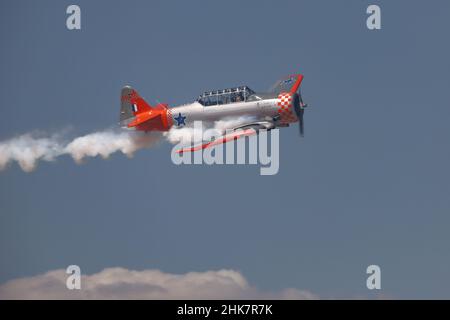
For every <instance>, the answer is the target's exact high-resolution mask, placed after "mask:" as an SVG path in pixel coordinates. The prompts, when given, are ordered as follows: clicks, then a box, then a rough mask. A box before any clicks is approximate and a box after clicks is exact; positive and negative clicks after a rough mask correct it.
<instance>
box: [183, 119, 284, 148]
mask: <svg viewBox="0 0 450 320" xmlns="http://www.w3.org/2000/svg"><path fill="white" fill-rule="evenodd" d="M273 128H275V125H274V124H273V123H272V122H268V121H263V122H253V123H248V124H245V125H241V126H239V127H236V128H233V132H230V133H227V134H224V135H222V136H220V137H218V138H216V139H214V140H212V141H209V142H203V143H201V144H198V145H196V146H193V147H187V148H183V149H180V150H177V151H176V152H177V153H183V152H194V151H199V150H203V149H206V148H211V147H214V146H217V145H219V144H223V143H227V142H229V141H234V140H237V139H239V138H242V137H248V136H253V135H255V134H258V131H259V130H260V129H273Z"/></svg>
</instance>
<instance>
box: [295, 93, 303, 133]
mask: <svg viewBox="0 0 450 320" xmlns="http://www.w3.org/2000/svg"><path fill="white" fill-rule="evenodd" d="M301 99H302V98H301V97H300V96H299V95H298V94H295V98H294V111H295V114H296V115H297V118H298V124H299V126H298V128H299V131H300V136H301V137H303V135H304V132H305V126H304V121H303V113H304V110H303V108H302V107H301V105H303V101H301Z"/></svg>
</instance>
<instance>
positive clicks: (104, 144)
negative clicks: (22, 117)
mask: <svg viewBox="0 0 450 320" xmlns="http://www.w3.org/2000/svg"><path fill="white" fill-rule="evenodd" d="M160 139H161V134H159V133H148V134H145V133H140V132H134V131H133V132H132V131H115V130H105V131H99V132H94V133H91V134H87V135H84V136H81V137H77V138H75V139H73V140H72V141H70V142H68V143H67V142H64V141H63V139H62V137H61V135H52V136H48V137H45V136H43V135H42V134H39V133H27V134H24V135H21V136H18V137H15V138H12V139H10V140H7V141H4V142H0V170H4V169H5V168H6V167H7V166H8V164H10V163H11V162H14V161H15V162H17V163H18V164H19V166H20V167H21V168H22V170H23V171H25V172H31V171H33V170H34V169H35V168H36V166H37V164H38V162H39V161H54V160H55V159H56V158H57V157H59V156H61V155H70V156H72V158H73V159H74V160H75V161H76V162H77V163H81V162H82V160H83V159H84V158H86V157H96V156H101V157H102V158H104V159H106V158H108V157H109V156H110V155H111V154H112V153H114V152H117V151H120V152H122V153H123V154H125V155H127V156H129V157H131V156H132V155H133V154H134V152H135V151H137V150H139V149H142V148H149V147H151V146H152V145H154V144H155V143H156V142H158V141H159V140H160Z"/></svg>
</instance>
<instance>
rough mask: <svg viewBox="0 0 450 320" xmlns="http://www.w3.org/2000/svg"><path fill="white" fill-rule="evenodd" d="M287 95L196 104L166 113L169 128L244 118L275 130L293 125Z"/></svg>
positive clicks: (289, 98)
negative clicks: (198, 122)
mask: <svg viewBox="0 0 450 320" xmlns="http://www.w3.org/2000/svg"><path fill="white" fill-rule="evenodd" d="M292 108H293V107H292V97H291V95H290V94H289V93H280V94H267V93H263V94H257V93H255V94H252V95H250V96H249V97H246V100H245V101H238V102H229V103H225V104H214V105H203V104H202V103H201V102H200V101H198V100H197V101H195V102H193V103H190V104H184V105H180V106H176V107H172V108H168V109H167V113H168V119H171V120H172V121H171V124H172V125H171V126H170V127H172V126H174V127H183V126H189V125H192V124H193V122H195V121H205V122H214V121H219V120H226V119H230V118H237V117H247V118H249V119H252V120H254V121H255V122H270V123H273V124H274V127H276V126H286V125H288V124H289V123H292V122H296V121H297V117H296V116H295V113H294V111H293V109H292Z"/></svg>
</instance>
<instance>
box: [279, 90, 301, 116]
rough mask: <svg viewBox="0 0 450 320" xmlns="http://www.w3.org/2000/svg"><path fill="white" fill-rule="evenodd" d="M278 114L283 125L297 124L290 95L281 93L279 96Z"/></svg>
mask: <svg viewBox="0 0 450 320" xmlns="http://www.w3.org/2000/svg"><path fill="white" fill-rule="evenodd" d="M277 106H278V110H277V111H278V114H279V115H280V120H281V122H282V123H290V122H296V121H297V117H296V116H295V114H294V112H293V109H292V108H293V105H292V95H291V94H290V93H280V94H279V95H278V101H277Z"/></svg>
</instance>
